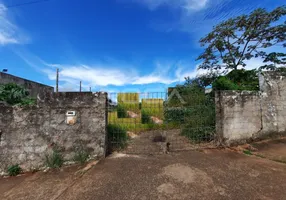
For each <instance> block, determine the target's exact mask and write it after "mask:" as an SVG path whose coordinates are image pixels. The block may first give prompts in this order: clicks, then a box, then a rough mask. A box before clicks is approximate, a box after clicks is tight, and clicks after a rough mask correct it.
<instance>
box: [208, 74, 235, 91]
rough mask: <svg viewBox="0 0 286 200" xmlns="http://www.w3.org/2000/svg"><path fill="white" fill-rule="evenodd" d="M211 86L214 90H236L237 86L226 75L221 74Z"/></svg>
mask: <svg viewBox="0 0 286 200" xmlns="http://www.w3.org/2000/svg"><path fill="white" fill-rule="evenodd" d="M213 88H214V89H215V90H238V89H239V86H238V85H237V84H235V83H234V82H232V81H231V80H229V79H228V78H227V77H225V76H222V77H219V78H218V79H217V80H216V81H215V82H214V83H213Z"/></svg>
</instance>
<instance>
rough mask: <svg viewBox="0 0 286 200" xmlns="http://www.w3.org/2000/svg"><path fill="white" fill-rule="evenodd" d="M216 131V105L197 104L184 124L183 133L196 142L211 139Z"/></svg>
mask: <svg viewBox="0 0 286 200" xmlns="http://www.w3.org/2000/svg"><path fill="white" fill-rule="evenodd" d="M214 133H215V106H214V104H211V103H210V104H208V105H205V106H197V107H196V108H194V109H193V110H192V111H191V114H190V115H189V116H188V118H187V119H186V122H185V124H184V125H183V128H182V131H181V134H182V135H184V136H186V137H187V138H189V139H190V140H192V141H194V142H202V141H211V140H212V139H213V136H214Z"/></svg>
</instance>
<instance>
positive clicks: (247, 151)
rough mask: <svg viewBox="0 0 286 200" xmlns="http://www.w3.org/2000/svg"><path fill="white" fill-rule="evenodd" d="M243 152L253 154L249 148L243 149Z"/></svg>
mask: <svg viewBox="0 0 286 200" xmlns="http://www.w3.org/2000/svg"><path fill="white" fill-rule="evenodd" d="M243 153H244V154H246V155H252V152H251V151H249V150H247V149H245V150H243Z"/></svg>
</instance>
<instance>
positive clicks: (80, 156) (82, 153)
mask: <svg viewBox="0 0 286 200" xmlns="http://www.w3.org/2000/svg"><path fill="white" fill-rule="evenodd" d="M88 158H89V153H88V152H87V151H86V150H85V149H83V148H80V149H77V150H76V151H75V155H74V157H73V160H74V161H75V162H77V163H80V164H84V163H85V162H86V161H87V160H88Z"/></svg>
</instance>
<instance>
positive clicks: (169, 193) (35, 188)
mask: <svg viewBox="0 0 286 200" xmlns="http://www.w3.org/2000/svg"><path fill="white" fill-rule="evenodd" d="M77 170H78V167H76V166H74V167H68V168H64V169H63V170H62V171H53V172H47V173H44V172H39V173H35V174H32V175H25V176H21V177H14V178H7V179H0V199H13V200H14V199H17V200H19V199H29V200H34V199H49V200H50V199H63V200H64V199H90V200H96V199H98V200H105V199H106V200H113V199H118V200H124V199H136V200H138V199H146V200H147V199H275V200H276V199H285V196H286V181H285V180H286V165H285V164H283V163H278V162H274V161H270V160H268V159H264V158H259V157H255V156H247V155H243V154H238V153H235V152H232V151H229V150H208V151H205V152H198V151H187V152H181V153H172V154H168V155H156V156H142V157H136V156H132V157H119V158H107V159H106V160H104V161H101V162H99V164H97V165H96V166H94V167H93V168H92V169H90V170H89V171H88V172H86V173H85V174H83V175H78V174H77V175H75V172H76V171H77Z"/></svg>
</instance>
